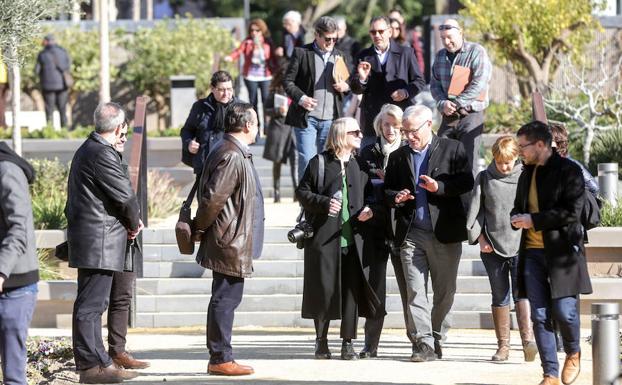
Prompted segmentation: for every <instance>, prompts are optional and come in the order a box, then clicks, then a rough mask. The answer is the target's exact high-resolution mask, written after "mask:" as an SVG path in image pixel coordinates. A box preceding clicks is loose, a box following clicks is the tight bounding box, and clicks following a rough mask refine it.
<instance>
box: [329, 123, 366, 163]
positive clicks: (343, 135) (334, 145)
mask: <svg viewBox="0 0 622 385" xmlns="http://www.w3.org/2000/svg"><path fill="white" fill-rule="evenodd" d="M352 128H356V129H357V130H360V127H359V124H358V122H357V121H356V119H354V118H350V117H348V118H339V119H336V120H334V121H333V124H332V125H331V126H330V129H329V130H328V137H327V138H326V145H325V146H324V149H325V150H327V151H332V152H333V154H335V155H338V154H340V153H341V152H342V151H343V150H344V149H345V148H346V147H347V146H348V140H347V135H348V134H347V132H348V129H352Z"/></svg>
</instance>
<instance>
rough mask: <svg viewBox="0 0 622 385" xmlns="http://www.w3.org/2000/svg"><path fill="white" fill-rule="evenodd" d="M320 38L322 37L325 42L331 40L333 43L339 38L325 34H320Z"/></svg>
mask: <svg viewBox="0 0 622 385" xmlns="http://www.w3.org/2000/svg"><path fill="white" fill-rule="evenodd" d="M322 39H324V41H325V42H327V43H330V42H331V41H332V42H333V43H336V42H337V40H338V39H339V38H337V37H326V36H322Z"/></svg>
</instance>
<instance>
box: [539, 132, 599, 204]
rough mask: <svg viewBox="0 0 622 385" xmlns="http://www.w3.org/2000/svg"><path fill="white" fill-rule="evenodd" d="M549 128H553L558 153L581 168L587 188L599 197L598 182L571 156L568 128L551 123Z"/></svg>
mask: <svg viewBox="0 0 622 385" xmlns="http://www.w3.org/2000/svg"><path fill="white" fill-rule="evenodd" d="M549 127H550V128H551V134H552V135H553V144H554V147H555V149H556V150H557V153H558V154H559V155H561V156H562V157H564V158H567V159H570V160H571V161H573V162H574V163H575V164H576V165H577V166H579V167H581V173H582V174H583V179H584V180H585V188H586V189H587V190H588V191H589V192H591V193H592V195H594V196H597V195H598V194H599V193H600V187H598V181H597V180H596V178H594V176H592V174H591V173H590V171H589V170H588V169H587V168H586V167H585V166H584V165H583V164H582V163H581V162H579V161H578V160H576V159H574V158H573V157H572V156H570V153H569V152H568V130H567V129H566V126H564V125H563V124H561V123H550V124H549Z"/></svg>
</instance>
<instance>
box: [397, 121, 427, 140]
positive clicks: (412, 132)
mask: <svg viewBox="0 0 622 385" xmlns="http://www.w3.org/2000/svg"><path fill="white" fill-rule="evenodd" d="M428 122H429V120H426V121H425V122H423V123H421V125H420V126H419V127H417V128H416V129H414V130H404V129H402V130H400V131H401V132H402V135H404V136H408V135H414V134H416V133H417V132H419V130H421V129H422V128H423V126H425V125H426V124H428Z"/></svg>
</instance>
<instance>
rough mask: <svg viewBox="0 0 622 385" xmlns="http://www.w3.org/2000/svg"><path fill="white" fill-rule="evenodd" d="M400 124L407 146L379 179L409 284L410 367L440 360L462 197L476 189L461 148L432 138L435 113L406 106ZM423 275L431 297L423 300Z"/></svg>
mask: <svg viewBox="0 0 622 385" xmlns="http://www.w3.org/2000/svg"><path fill="white" fill-rule="evenodd" d="M402 125H403V130H402V133H403V134H404V136H405V138H406V140H407V141H408V146H403V147H401V148H400V149H398V150H396V151H394V152H392V153H391V155H390V156H389V163H388V164H387V169H386V175H385V179H384V183H385V193H386V198H387V200H388V204H389V205H390V206H392V207H396V212H395V220H396V222H397V227H396V234H395V244H397V245H401V250H400V259H401V260H402V266H403V270H404V275H405V277H406V285H407V300H408V309H407V318H408V322H407V325H406V327H407V329H408V330H407V332H408V333H409V335H411V340H415V341H416V342H415V343H413V353H412V356H411V360H412V361H415V362H421V361H432V360H435V359H436V358H442V351H441V344H442V342H443V341H444V340H445V338H446V334H447V331H448V330H449V327H450V326H451V325H450V319H449V311H450V310H451V306H452V304H453V301H454V294H455V293H456V278H457V275H458V264H459V262H460V254H461V253H462V241H464V240H466V239H467V233H466V214H465V212H464V208H463V206H462V203H461V201H460V195H461V194H464V193H466V192H468V191H470V190H471V189H472V188H473V175H472V174H471V171H470V166H469V162H468V160H467V156H466V153H465V151H464V147H463V146H462V143H460V142H458V141H457V140H453V139H447V138H439V137H437V136H436V135H434V134H433V133H432V111H431V110H430V109H429V108H428V107H425V106H422V105H418V106H411V107H408V108H407V109H406V110H405V111H404V115H403V117H402ZM428 276H429V277H430V278H431V279H432V289H433V291H434V300H433V306H432V307H431V308H430V304H429V302H428V298H427V294H426V293H427V283H428Z"/></svg>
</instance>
